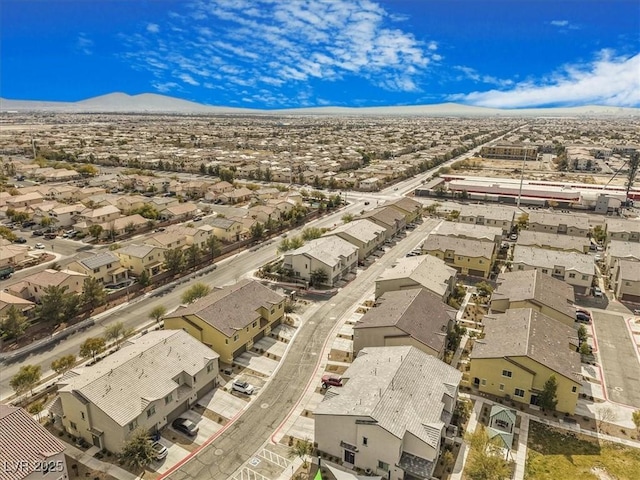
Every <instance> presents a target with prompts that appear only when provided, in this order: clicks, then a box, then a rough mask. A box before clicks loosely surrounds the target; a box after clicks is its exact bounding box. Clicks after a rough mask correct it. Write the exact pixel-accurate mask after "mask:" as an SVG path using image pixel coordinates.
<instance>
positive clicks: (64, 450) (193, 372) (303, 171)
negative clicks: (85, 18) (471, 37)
mask: <svg viewBox="0 0 640 480" xmlns="http://www.w3.org/2000/svg"><path fill="white" fill-rule="evenodd" d="M56 118H57V117H56ZM92 118H94V119H96V121H98V119H100V120H99V121H108V122H109V125H112V126H113V128H112V129H110V130H107V131H108V134H106V135H102V134H100V135H98V133H99V128H98V127H96V125H94V124H93V123H91V122H89V123H87V122H86V120H87V116H86V115H83V114H79V115H78V116H77V117H76V116H74V115H71V114H68V115H60V116H59V118H58V121H59V122H61V124H62V125H65V127H67V126H68V127H69V130H68V131H66V130H65V129H64V128H54V125H50V124H48V123H42V124H38V123H37V122H36V120H35V117H33V118H32V117H30V116H28V115H26V114H24V115H23V114H19V116H16V117H10V120H7V125H8V126H9V127H10V128H7V129H0V155H1V156H2V172H3V174H4V176H3V178H5V180H4V183H3V189H2V190H3V191H2V192H0V221H2V226H1V227H0V235H1V236H2V240H1V241H2V248H1V249H0V250H1V251H2V254H1V255H0V283H1V285H0V286H1V288H0V329H1V332H2V336H1V341H0V362H1V363H2V365H1V368H2V370H3V375H2V377H0V396H1V397H2V403H3V405H1V410H0V424H1V425H4V424H6V425H7V426H6V428H5V427H2V428H1V429H0V431H2V432H3V433H2V434H0V443H2V448H3V452H2V455H5V453H4V452H8V453H6V455H11V456H10V457H9V458H8V460H7V461H10V462H14V461H16V460H15V459H17V458H18V456H20V455H27V457H26V458H27V459H36V458H37V461H38V462H40V461H45V460H46V461H47V462H48V463H49V464H51V465H55V466H56V467H55V468H58V467H57V466H58V465H60V468H61V469H62V468H63V467H64V471H62V470H60V473H58V471H56V476H55V477H54V478H61V479H66V478H68V479H73V480H75V479H79V478H105V479H106V480H112V479H117V480H134V479H136V478H153V479H165V478H166V479H174V478H175V479H181V480H182V479H184V480H190V479H197V478H205V477H206V478H213V479H221V480H222V479H229V478H231V479H234V480H244V479H252V480H253V479H255V480H289V479H293V478H295V479H302V478H318V477H316V475H318V474H319V475H320V478H325V479H327V478H328V479H333V478H335V479H339V480H342V479H345V480H346V479H355V478H365V477H371V478H381V479H382V478H387V479H394V480H405V479H408V480H415V479H419V480H431V479H452V480H453V479H471V480H475V478H478V477H476V476H474V475H475V473H474V472H475V471H476V469H477V468H479V467H478V465H487V464H491V465H494V466H495V468H497V469H498V470H499V472H502V473H500V475H498V474H496V476H495V477H487V478H504V479H507V478H511V479H517V480H524V479H537V478H547V477H541V476H536V475H538V474H537V473H536V470H535V468H536V467H535V465H536V464H535V458H537V457H535V456H534V452H537V449H539V448H540V446H539V438H538V437H537V436H536V435H537V434H538V432H539V431H543V432H544V435H546V436H548V437H549V438H552V436H553V435H557V436H562V438H565V437H566V438H571V439H572V440H571V441H575V442H582V443H581V445H583V448H585V449H587V450H588V449H590V448H593V447H591V445H593V443H592V442H598V445H599V446H600V447H598V448H602V449H604V448H605V445H613V448H618V449H620V450H619V451H620V452H623V450H622V449H628V450H630V451H632V452H635V450H634V449H637V448H639V447H640V441H639V438H638V434H637V428H640V427H638V425H637V424H636V423H635V420H634V418H636V412H640V377H639V376H637V375H633V374H631V372H635V371H638V370H639V369H640V354H639V353H638V352H640V277H639V272H640V243H639V236H638V232H639V231H640V228H639V227H638V225H640V220H639V218H640V212H639V211H638V209H637V208H636V207H635V206H634V204H633V201H634V200H635V199H637V197H636V196H635V195H636V193H635V191H636V190H635V189H637V187H636V186H631V187H630V188H629V190H628V191H627V192H625V194H624V195H623V194H622V193H620V192H621V190H619V189H621V188H623V182H622V181H621V179H620V178H619V177H623V176H624V175H625V173H624V172H625V171H626V170H624V168H623V167H624V166H625V165H627V164H628V163H629V162H630V161H631V160H632V159H633V158H635V157H634V155H636V154H637V148H636V147H633V145H635V144H637V143H640V138H638V136H637V132H635V131H634V130H633V129H629V128H628V126H627V124H626V123H625V122H622V121H619V120H615V121H613V122H614V124H615V127H614V126H609V125H607V124H606V123H601V122H599V121H597V120H588V119H580V120H578V119H572V120H571V122H569V123H571V124H575V125H580V126H585V128H586V127H587V126H588V127H589V128H592V127H593V131H592V133H591V134H590V135H592V136H594V137H597V138H587V137H585V138H583V139H573V138H572V141H571V142H569V141H568V140H565V137H566V138H569V137H570V136H571V135H573V133H571V132H573V130H572V129H570V128H569V127H568V126H567V125H566V124H565V123H564V122H563V121H560V120H557V119H539V118H531V119H527V121H525V120H524V119H521V118H515V117H514V118H507V117H504V118H495V119H491V120H483V121H482V122H480V121H478V120H476V119H472V118H457V119H456V118H442V119H439V120H437V121H436V120H435V119H434V118H426V117H425V118H422V117H416V118H410V117H402V118H400V119H393V120H392V119H390V118H371V119H370V121H369V120H367V121H366V122H365V121H363V120H362V119H359V118H356V117H353V118H351V117H337V118H336V119H335V120H333V121H330V119H329V117H327V118H324V117H313V118H312V117H309V118H302V117H297V116H293V117H291V118H288V117H287V118H286V119H284V118H283V119H278V118H276V117H273V118H267V117H264V118H262V117H257V118H255V119H254V118H243V117H235V116H229V117H228V118H227V117H224V116H222V117H211V118H208V117H207V118H205V117H198V116H186V117H184V118H182V117H172V116H168V117H166V118H160V117H158V118H156V117H155V116H153V115H150V116H149V118H147V117H145V116H128V115H113V116H111V115H106V114H105V115H102V114H96V116H95V117H92ZM285 120H286V121H285ZM21 122H22V123H21ZM25 122H26V123H25ZM83 122H84V123H83ZM283 122H284V123H283ZM285 123H286V125H284V124H285ZM23 124H28V125H30V126H32V127H33V130H34V135H35V136H36V137H38V140H37V141H36V146H38V148H37V149H36V151H35V154H34V148H33V145H32V144H30V143H29V148H27V147H26V145H27V144H24V143H19V142H17V140H19V139H21V138H22V137H23V136H24V135H22V134H21V133H20V132H21V130H20V127H21V126H23ZM212 126H215V127H216V128H217V129H218V130H217V131H215V132H214V130H215V128H211V127H212ZM337 126H339V127H340V128H339V129H337V130H336V128H338V127H337ZM165 127H166V128H165ZM294 127H295V128H294ZM596 127H597V128H599V129H602V131H603V132H607V135H609V136H611V135H613V134H614V133H613V130H612V129H614V128H615V129H617V131H620V132H622V133H620V135H621V136H622V137H623V139H624V144H625V145H631V147H629V149H626V147H625V148H624V149H620V148H618V147H616V146H615V145H617V143H616V142H613V140H612V139H611V138H607V139H605V138H604V137H605V136H606V135H605V133H602V134H596V133H595V132H596ZM298 128H299V129H301V130H303V129H304V130H305V131H306V132H307V134H305V135H300V136H299V137H295V138H294V136H295V135H298V133H295V134H294V133H292V132H294V131H297V130H296V129H298ZM575 128H578V127H575ZM590 131H591V130H590ZM283 132H288V133H287V135H292V137H291V138H289V139H285V138H284V137H280V135H281V134H283ZM327 135H329V136H330V137H331V138H332V140H331V142H329V141H328V140H324V138H325V136H327ZM102 137H104V138H102ZM151 137H154V138H155V140H151ZM327 138H329V137H327ZM80 140H82V142H80ZM390 140H393V142H391V141H390ZM30 141H31V140H28V142H30ZM596 141H597V142H600V143H599V145H600V146H601V147H602V148H595V147H594V148H593V149H591V148H587V147H584V146H580V144H582V143H584V145H587V144H588V145H592V144H594V142H596ZM620 141H622V140H620ZM50 142H53V143H50ZM376 142H378V143H376ZM81 144H82V146H80V145H81ZM20 145H22V146H20ZM554 145H557V148H556V147H555V146H554ZM604 145H606V147H605V146H604ZM561 146H562V147H563V148H564V150H562V149H561V148H560V147H561ZM378 148H379V149H380V150H379V151H378V150H377V149H378ZM614 148H615V149H616V150H615V153H614ZM372 149H374V150H376V151H375V152H374V153H375V154H371V152H373V150H372ZM602 149H611V153H610V156H609V159H610V160H611V161H610V163H611V165H612V166H613V167H615V166H616V165H618V167H616V168H617V170H616V171H618V170H620V172H619V173H620V174H619V175H618V174H617V173H615V171H614V170H613V167H611V168H610V167H607V165H605V163H604V158H596V157H597V156H598V155H599V154H600V153H602V152H601V151H600V150H602ZM71 151H73V152H74V153H73V154H71V153H69V155H70V156H66V155H67V153H68V152H71ZM592 151H593V153H592ZM63 152H64V153H63ZM63 154H64V155H65V156H62V155H63ZM71 155H72V156H71ZM594 155H595V156H594ZM564 161H566V162H570V163H567V166H566V167H561V162H564ZM589 161H590V162H591V163H588V162H589ZM505 165H506V166H505ZM523 165H524V166H525V167H523ZM594 165H598V166H602V171H601V172H602V177H601V176H598V175H595V173H599V172H595V171H593V169H592V167H593V166H594ZM605 167H606V168H610V170H611V172H609V171H608V170H606V168H605ZM519 168H525V169H526V172H525V173H524V174H523V175H522V178H520V176H519V175H520V174H522V173H523V172H522V171H521V170H518V172H517V174H514V170H515V169H519ZM625 168H626V167H625ZM540 172H543V173H540ZM556 172H558V173H557V176H556ZM590 172H591V173H593V177H589V179H588V181H587V180H585V178H584V176H585V175H587V174H590ZM61 179H63V180H61ZM496 179H497V180H496ZM545 182H546V183H545ZM558 182H559V183H558ZM589 182H593V183H589ZM559 184H562V185H564V186H562V187H560V186H558V185H559ZM565 184H566V185H565ZM588 185H595V186H594V187H593V188H592V189H591V190H590V189H589V188H587V186H588ZM596 186H597V188H596ZM616 189H618V190H616ZM627 195H628V196H627ZM5 372H6V373H5ZM637 416H638V419H639V420H638V421H639V422H640V413H637ZM2 422H4V423H2ZM16 429H19V430H20V429H22V430H24V431H29V432H31V431H33V432H34V433H33V436H31V434H30V436H29V437H28V438H27V437H24V441H22V440H21V442H22V443H24V445H23V444H22V443H21V444H20V448H18V447H17V446H16V444H15V442H11V441H10V440H11V438H7V435H10V436H13V437H15V435H16V434H15V433H12V432H16V431H18V430H16ZM540 429H543V430H540ZM22 430H20V431H22ZM5 431H6V432H9V433H8V434H5V433H4V432H5ZM3 435H4V436H3ZM544 435H543V436H544ZM21 438H22V437H21ZM534 438H535V439H536V442H538V443H534V442H533V439H534ZM553 438H555V437H553ZM478 439H480V440H478ZM483 442H484V443H483ZM479 445H480V446H479ZM481 445H485V446H484V447H482V446H481ZM584 445H586V446H584ZM589 451H591V450H589ZM603 451H604V450H603ZM624 452H625V453H619V455H627V453H626V452H627V450H624ZM565 453H566V455H569V456H571V455H573V453H571V452H570V451H567V452H565ZM536 455H537V453H536ZM594 456H596V455H594ZM597 458H599V459H600V460H598V461H601V460H602V456H601V455H598V456H597ZM625 458H627V457H625ZM0 461H5V458H4V456H3V457H2V458H1V459H0ZM29 461H32V460H29ZM35 461H36V460H33V462H35ZM550 461H556V462H557V461H559V460H557V459H552V460H550ZM594 462H596V460H593V459H592V463H590V465H592V464H593V465H596V464H595V463H594ZM598 465H600V464H598ZM590 468H591V467H590ZM593 468H601V467H597V466H594V467H593ZM602 468H605V467H602ZM638 468H640V464H638ZM32 470H33V469H32ZM32 470H30V471H29V472H27V471H26V470H25V472H24V473H25V474H24V475H23V474H22V473H23V472H20V474H18V473H19V472H17V471H11V472H9V473H7V474H5V473H3V472H0V477H1V478H2V479H3V480H4V479H5V478H6V479H7V480H14V479H16V480H22V479H23V478H28V479H31V478H48V476H45V475H42V476H37V475H35V473H36V472H35V471H32ZM616 475H617V476H616ZM557 478H562V477H557ZM567 478H568V477H567ZM576 478H578V477H576ZM598 478H601V479H613V478H620V479H623V478H631V477H625V476H624V475H623V474H619V475H618V474H615V473H614V472H613V471H610V470H607V476H605V475H604V474H603V475H600V476H598Z"/></svg>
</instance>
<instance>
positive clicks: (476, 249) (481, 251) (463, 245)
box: [422, 223, 496, 259]
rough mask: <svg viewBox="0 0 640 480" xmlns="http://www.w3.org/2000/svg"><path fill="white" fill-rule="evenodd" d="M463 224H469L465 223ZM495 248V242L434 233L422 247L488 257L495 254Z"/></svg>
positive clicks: (463, 254)
mask: <svg viewBox="0 0 640 480" xmlns="http://www.w3.org/2000/svg"><path fill="white" fill-rule="evenodd" d="M461 225H467V224H465V223H463V224H461ZM495 248H496V244H495V243H494V242H486V241H484V242H483V241H482V240H474V239H471V238H462V237H445V236H443V235H435V234H433V233H432V234H430V235H429V236H428V237H427V238H425V240H424V243H423V244H422V249H423V250H427V251H429V250H438V251H440V252H446V251H447V250H452V251H453V252H455V254H456V255H460V256H464V257H470V258H479V257H482V258H487V259H490V258H491V257H492V256H493V252H494V250H495Z"/></svg>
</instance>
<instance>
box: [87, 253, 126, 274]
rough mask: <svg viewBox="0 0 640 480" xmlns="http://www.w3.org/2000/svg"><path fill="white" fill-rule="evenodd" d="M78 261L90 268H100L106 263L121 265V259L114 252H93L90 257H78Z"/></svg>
mask: <svg viewBox="0 0 640 480" xmlns="http://www.w3.org/2000/svg"><path fill="white" fill-rule="evenodd" d="M78 263H80V264H82V265H84V266H85V267H86V268H88V269H89V270H93V269H94V268H100V267H102V266H104V265H109V264H110V263H114V264H116V266H120V259H119V258H118V256H117V255H116V254H115V253H113V252H100V253H96V254H93V255H91V256H90V257H86V258H82V259H78Z"/></svg>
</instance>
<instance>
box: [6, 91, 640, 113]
mask: <svg viewBox="0 0 640 480" xmlns="http://www.w3.org/2000/svg"><path fill="white" fill-rule="evenodd" d="M37 111H42V112H59V113H158V114H160V113H167V114H170V113H174V114H200V115H203V114H209V115H216V114H237V115H243V114H244V115H259V114H262V115H378V116H380V115H416V116H420V115H422V116H474V117H477V116H485V117H486V116H496V115H502V116H611V115H615V116H629V115H633V116H639V115H640V109H639V108H627V107H610V106H603V105H585V106H580V107H561V108H526V109H498V108H485V107H475V106H470V105H461V104H457V103H441V104H434V105H408V106H391V107H311V108H286V109H278V110H259V109H250V108H235V107H222V106H212V105H203V104H200V103H196V102H191V101H188V100H182V99H180V98H175V97H169V96H166V95H159V94H156V93H142V94H139V95H128V94H126V93H120V92H116V93H109V94H107V95H101V96H99V97H93V98H88V99H86V100H81V101H79V102H47V101H34V100H10V99H5V98H0V112H5V113H6V112H37Z"/></svg>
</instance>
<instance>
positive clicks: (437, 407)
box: [315, 346, 462, 447]
mask: <svg viewBox="0 0 640 480" xmlns="http://www.w3.org/2000/svg"><path fill="white" fill-rule="evenodd" d="M342 378H343V379H346V382H345V384H344V386H343V387H342V388H335V389H332V391H331V393H332V394H331V395H330V396H325V398H324V400H323V401H322V402H321V403H320V404H319V405H318V407H317V408H316V411H315V415H316V421H321V420H320V419H319V417H320V416H321V415H343V416H362V417H371V419H372V420H375V421H376V422H377V424H378V425H379V426H380V427H381V428H383V429H385V430H386V431H388V432H389V433H390V434H392V435H394V436H395V437H397V438H399V439H402V438H404V436H405V434H406V433H407V432H409V433H411V434H413V435H415V436H416V437H417V438H419V439H421V440H422V441H423V442H425V443H427V444H429V445H431V446H434V447H435V446H437V444H438V442H439V440H440V433H441V431H442V428H444V423H443V422H442V414H443V410H444V404H443V398H444V397H445V395H446V396H450V397H451V396H452V395H455V393H456V391H457V388H458V385H459V383H460V379H461V378H462V373H461V372H459V371H458V370H456V369H455V368H453V367H451V366H450V365H447V364H446V363H444V362H442V361H440V360H439V359H437V358H436V357H433V356H431V355H427V354H426V353H424V352H422V351H420V350H418V349H417V348H415V347H409V346H404V347H373V348H364V349H362V350H361V351H360V354H359V355H358V357H357V358H356V359H355V360H354V361H353V363H352V364H351V366H350V367H349V368H348V369H347V371H346V372H344V374H343V375H342ZM434 432H437V434H436V435H434Z"/></svg>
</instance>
